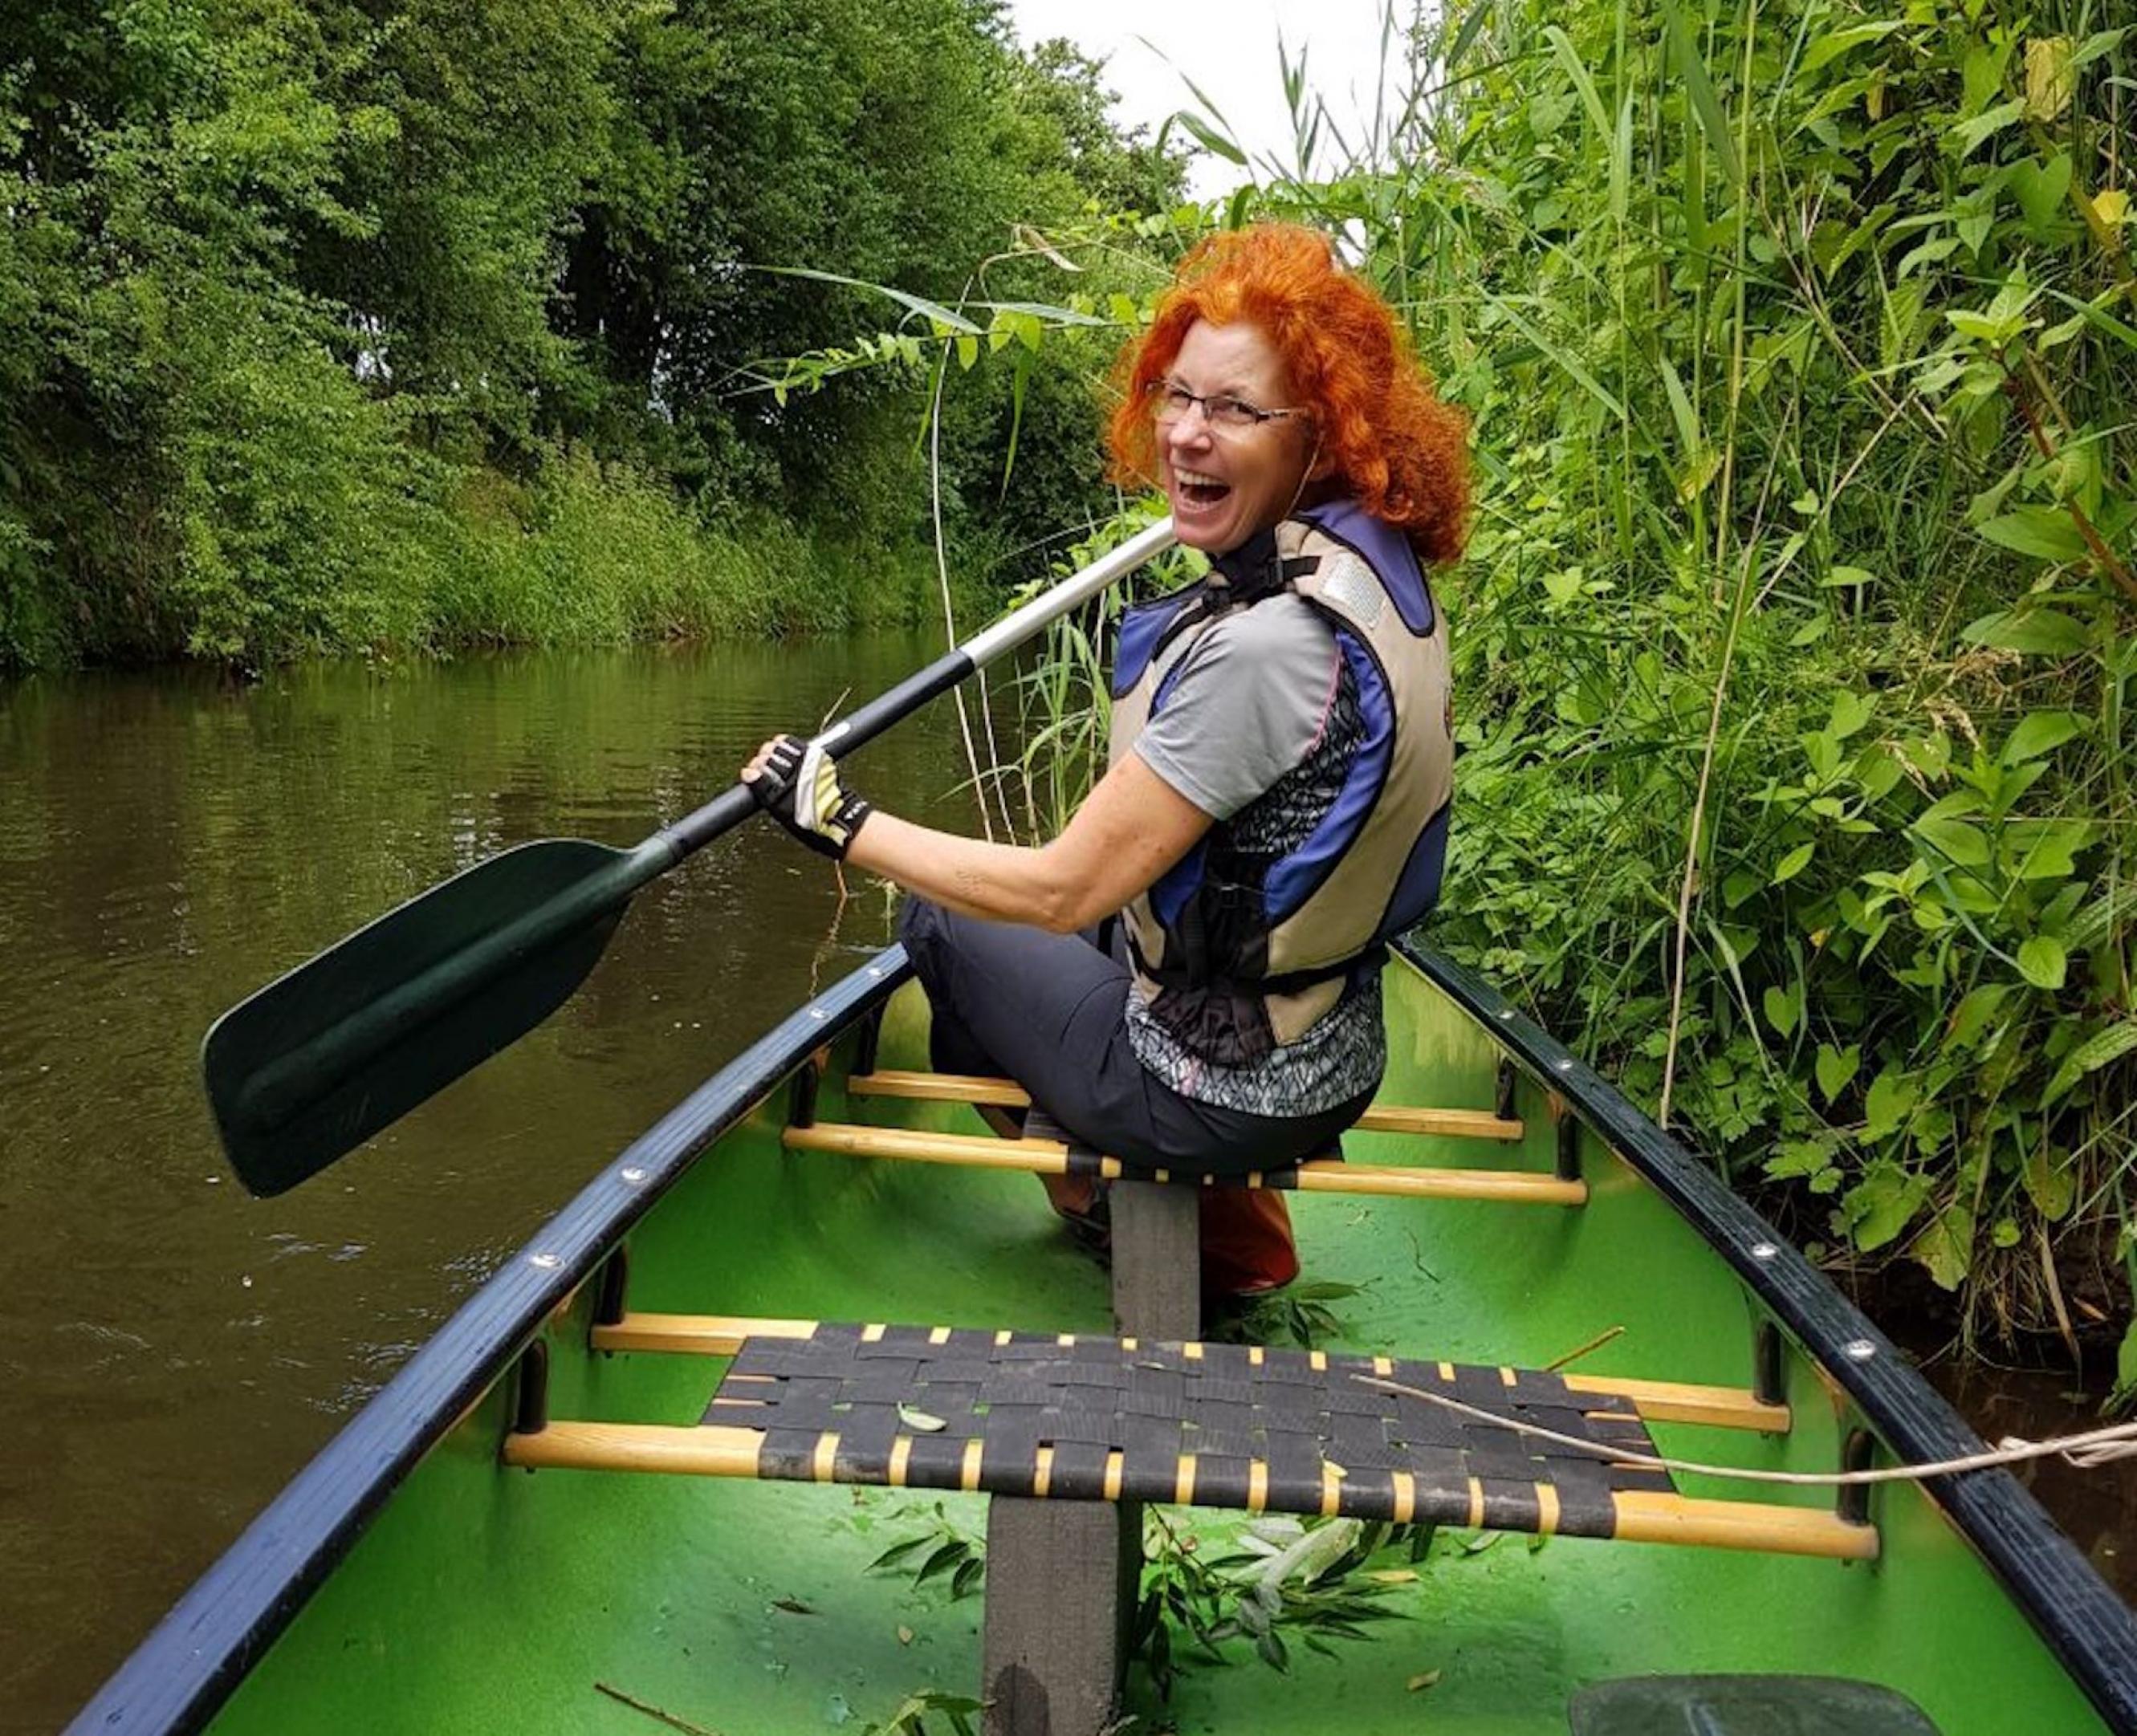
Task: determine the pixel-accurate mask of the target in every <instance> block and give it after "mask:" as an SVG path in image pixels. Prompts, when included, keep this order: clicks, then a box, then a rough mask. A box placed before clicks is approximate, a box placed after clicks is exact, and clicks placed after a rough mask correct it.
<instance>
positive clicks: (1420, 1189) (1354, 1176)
mask: <svg viewBox="0 0 2137 1736" xmlns="http://www.w3.org/2000/svg"><path fill="white" fill-rule="evenodd" d="M784 1137H785V1139H786V1145H787V1148H788V1149H789V1150H795V1151H830V1152H836V1153H838V1154H840V1155H842V1156H845V1157H872V1158H882V1159H887V1160H893V1161H897V1162H901V1163H921V1164H953V1165H961V1166H962V1167H965V1168H969V1169H1017V1170H1022V1171H1025V1172H1026V1173H1028V1174H1034V1175H1065V1174H1069V1173H1071V1170H1072V1169H1073V1168H1074V1167H1075V1166H1074V1165H1072V1164H1071V1162H1070V1159H1069V1147H1068V1146H1067V1145H1064V1144H1063V1143H1062V1142H1061V1141H1060V1140H1031V1139H1025V1140H1004V1139H995V1138H992V1137H991V1136H989V1135H986V1134H967V1133H928V1132H922V1131H916V1130H914V1129H911V1128H905V1127H859V1126H843V1125H839V1124H835V1123H830V1122H819V1123H817V1124H815V1126H808V1127H789V1128H788V1129H787V1130H786V1133H785V1135H784ZM1089 1167H1090V1169H1091V1173H1092V1174H1095V1175H1097V1176H1098V1177H1099V1178H1100V1179H1107V1180H1112V1179H1119V1178H1120V1177H1121V1176H1122V1175H1127V1174H1132V1173H1133V1172H1131V1171H1129V1170H1128V1169H1127V1168H1126V1166H1125V1165H1122V1163H1121V1161H1120V1160H1119V1159H1118V1158H1113V1157H1101V1158H1098V1159H1097V1160H1095V1163H1094V1164H1093V1165H1091V1166H1089ZM1147 1179H1152V1180H1160V1181H1174V1182H1192V1181H1198V1180H1200V1179H1201V1178H1200V1176H1198V1175H1195V1174H1188V1173H1184V1172H1183V1173H1179V1174H1175V1173H1173V1172H1171V1171H1166V1170H1160V1171H1158V1172H1157V1173H1156V1174H1155V1175H1153V1176H1151V1177H1149V1178H1147ZM1231 1185H1241V1184H1239V1183H1233V1184H1231ZM1244 1186H1247V1187H1249V1188H1259V1187H1282V1188H1293V1189H1297V1191H1298V1192H1300V1193H1302V1194H1380V1195H1384V1196H1387V1197H1390V1198H1395V1199H1481V1200H1497V1201H1501V1202H1504V1203H1508V1204H1525V1205H1584V1204H1586V1203H1587V1200H1588V1184H1586V1183H1585V1182H1583V1181H1567V1180H1564V1179H1560V1177H1558V1176H1555V1175H1544V1174H1536V1173H1533V1172H1531V1171H1527V1170H1518V1169H1418V1168H1411V1167H1409V1166H1408V1165H1391V1164H1350V1163H1336V1162H1322V1161H1316V1162H1312V1163H1305V1164H1301V1165H1298V1167H1297V1169H1293V1170H1283V1171H1271V1172H1269V1173H1268V1174H1267V1175H1263V1174H1260V1173H1256V1174H1251V1175H1249V1176H1247V1177H1246V1178H1245V1179H1244Z"/></svg>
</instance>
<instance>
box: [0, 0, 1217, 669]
mask: <svg viewBox="0 0 2137 1736" xmlns="http://www.w3.org/2000/svg"><path fill="white" fill-rule="evenodd" d="M0 48H4V52H0V208H4V209H5V211H6V212H7V217H8V221H7V224H6V226H4V228H0V671H5V670H7V669H10V668H14V669H21V668H25V667H38V666H44V665H50V664H60V663H65V662H68V661H72V660H77V659H134V658H145V657H160V656H168V655H172V654H180V653H190V654H195V655H200V656H207V657H212V658H219V659H231V660H233V661H239V662H257V661H260V660H264V659H274V658H280V657H286V656H291V655H298V654H306V653H310V652H321V651H324V652H333V651H348V650H356V649H363V650H392V649H400V648H410V647H413V648H420V647H424V646H432V645H443V644H460V643H467V642H486V641H498V640H507V639H540V640H548V641H554V640H558V639H614V638H618V637H621V636H625V635H640V634H654V633H669V632H677V631H699V630H708V629H737V628H749V629H767V628H770V629H776V628H781V627H784V626H786V625H810V626H840V625H851V624H854V623H856V622H858V621H862V620H870V619H877V618H882V617H884V616H907V615H911V614H913V612H914V611H915V610H917V609H918V608H919V607H921V606H922V605H925V604H927V602H928V601H930V600H931V599H932V596H933V594H934V589H935V584H936V562H935V558H934V556H933V554H932V552H931V547H930V545H931V542H932V530H933V526H932V511H931V498H930V497H931V486H930V484H931V473H930V465H929V464H928V463H927V455H925V454H924V453H923V452H922V450H919V449H918V447H917V445H916V444H915V441H914V440H913V434H914V431H915V430H916V428H917V427H918V424H919V422H920V420H921V414H922V409H923V407H924V406H925V405H926V402H927V395H926V385H927V382H926V380H925V378H924V377H922V376H918V375H916V374H914V373H913V372H911V371H909V370H908V371H906V372H895V373H885V374H882V375H879V376H878V377H875V378H874V379H873V380H871V381H870V382H865V383H864V384H862V385H860V386H859V387H856V389H854V390H851V391H842V392H840V393H839V394H836V395H835V396H821V397H815V398H810V399H807V400H806V401H802V400H788V399H786V396H785V395H784V394H783V393H782V394H779V395H777V396H775V395H774V394H773V393H772V392H771V391H769V390H768V389H767V388H766V387H765V384H764V382H763V381H762V377H761V376H760V373H759V372H758V370H757V367H756V366H755V364H756V363H757V362H758V361H759V359H760V358H762V357H777V356H785V355H787V354H790V353H795V352H797V351H801V350H805V349H806V348H809V347H810V346H811V345H813V344H815V343H820V341H821V339H822V336H823V334H824V333H825V331H827V330H843V329H845V328H846V327H847V326H849V325H850V324H852V323H855V322H857V321H859V320H860V319H870V320H873V319H877V318H879V313H878V307H879V304H875V303H874V301H873V299H872V298H870V297H869V296H868V295H866V294H864V293H863V292H860V291H859V290H857V289H852V288H850V287H845V286H843V285H842V284H840V283H838V282H835V281H831V280H826V279H824V278H820V277H816V278H801V277H795V276H791V275H788V276H782V275H775V274H774V273H772V272H771V271H769V270H762V269H758V268H762V267H767V266H775V265H786V264H791V263H796V262H800V263H806V264H807V265H810V266H811V267H813V268H818V269H819V270H822V271H825V272H828V273H833V274H839V275H842V276H844V277H847V278H853V279H862V280H869V281H874V282H880V283H884V284H894V285H897V286H898V288H900V289H903V290H905V291H908V292H909V293H914V294H922V295H928V296H941V295H954V294H957V293H958V290H959V285H960V284H961V281H962V278H961V274H962V273H963V271H964V270H965V269H966V267H965V265H964V264H963V262H965V261H967V260H976V259H980V258H983V257H987V256H989V255H996V254H999V253H1000V252H1001V251H1002V250H1004V249H1005V248H1011V249H1012V250H1015V249H1014V246H1013V243H1012V233H1013V226H1015V225H1017V224H1020V223H1021V224H1026V225H1037V226H1040V228H1041V229H1043V228H1044V226H1046V225H1048V224H1049V223H1051V222H1053V221H1055V220H1057V219H1060V218H1063V217H1065V216H1072V215H1074V214H1076V213H1078V212H1082V211H1083V210H1084V209H1085V208H1086V207H1088V206H1090V205H1092V204H1093V202H1103V204H1104V205H1105V206H1106V207H1107V208H1112V207H1116V206H1133V205H1137V204H1141V205H1143V206H1146V207H1163V206H1165V205H1167V204H1169V203H1170V202H1171V200H1172V198H1173V197H1175V196H1176V192H1177V187H1178V183H1179V178H1180V167H1179V163H1178V160H1177V156H1176V153H1167V152H1166V151H1163V150H1161V149H1157V148H1154V147H1151V145H1149V144H1147V143H1142V142H1140V141H1137V140H1134V139H1123V138H1122V137H1121V136H1119V135H1118V134H1117V133H1115V132H1114V131H1113V130H1112V129H1111V128H1110V127H1109V126H1108V125H1107V123H1106V121H1105V119H1104V99H1103V91H1102V90H1101V89H1100V88H1099V86H1098V82H1097V80H1098V69H1097V68H1096V67H1094V66H1092V65H1091V64H1090V63H1089V62H1088V61H1083V60H1082V59H1080V58H1078V56H1075V55H1074V54H1073V52H1071V51H1068V50H1067V49H1066V48H1065V47H1064V46H1062V45H1059V44H1055V45H1051V46H1046V47H1043V48H1041V49H1039V50H1038V51H1035V52H1034V53H1032V54H1030V55H1026V54H1025V53H1023V52H1022V51H1020V50H1019V49H1018V48H1017V46H1015V42H1014V41H1013V40H1012V39H1011V38H1010V36H1009V34H1008V32H1007V27H1006V25H1005V20H1004V17H1003V13H1002V9H1001V7H1000V6H999V5H998V4H997V3H995V0H916V3H915V4H914V5H912V6H906V7H899V8H898V9H897V10H896V12H894V13H893V12H884V10H883V9H881V8H879V7H873V6H869V5H867V4H865V3H863V0H806V3H801V0H683V3H679V4H676V5H674V6H669V7H639V6H633V5H626V4H625V3H623V0H565V3H564V4H563V5H562V7H543V8H540V9H538V10H537V11H529V10H528V9H527V8H525V7H514V6H512V5H509V4H504V3H501V0H475V3H473V4H463V5H450V6H449V5H442V4H437V3H434V0H405V3H402V0H397V3H391V4H358V3H357V0H126V3H123V4H117V5H113V6H110V7H100V8H90V9H83V8H79V7H56V8H52V7H48V8H45V9H43V10H41V11H39V10H37V9H34V8H32V9H22V8H17V9H15V10H14V11H12V12H11V13H10V15H9V18H8V22H7V25H6V27H5V28H4V35H0ZM1036 232H1037V231H1034V233H1036ZM1023 251H1024V252H1025V253H1027V254H1029V253H1030V251H1031V249H1030V246H1025V248H1024V249H1023ZM946 262H948V263H946ZM953 272H954V273H956V274H959V275H952V273H953ZM998 275H1000V276H1001V277H1002V278H1003V280H1004V281H1005V282H1006V283H1010V284H1011V286H1012V287H1014V283H1015V279H1016V275H1017V274H1016V270H1015V265H1014V264H1013V263H1012V264H1010V265H1005V266H1004V267H1003V268H1002V269H1001V270H1000V272H999V273H998ZM1017 354H1018V356H1019V357H1020V358H1021V362H1020V365H1018V366H1016V367H1010V365H1007V363H1006V362H1005V365H1003V366H1002V367H999V368H983V369H982V370H981V372H982V373H983V374H984V375H985V376H986V378H985V379H984V380H983V381H982V382H981V384H980V386H979V388H978V389H976V390H971V391H964V392H961V393H960V394H958V396H957V402H956V403H955V404H954V405H953V406H951V408H950V410H949V411H948V413H947V416H946V417H945V425H946V438H945V439H944V440H943V448H944V450H943V454H942V464H941V480H942V497H943V498H942V520H943V530H944V533H945V535H946V537H947V538H948V540H949V541H950V542H951V543H952V546H953V547H954V548H955V550H956V555H957V558H956V559H955V560H954V561H953V562H952V566H953V567H955V569H956V570H957V571H960V572H961V573H966V574H986V573H987V572H989V571H993V570H994V569H996V568H1004V567H1005V574H1004V575H998V577H999V576H1007V577H1010V578H1013V577H1015V576H1016V574H1017V571H1018V557H1020V555H1021V554H1022V552H1023V551H1024V549H1025V545H1026V544H1028V543H1030V542H1035V541H1037V540H1038V539H1039V538H1040V537H1042V536H1044V535H1045V534H1049V533H1050V532H1053V531H1054V530H1056V529H1058V528H1060V527H1061V526H1062V525H1064V524H1074V523H1079V522H1087V521H1088V517H1089V515H1090V513H1092V511H1093V509H1094V508H1096V509H1098V510H1101V511H1103V508H1104V503H1105V499H1106V497H1105V496H1104V494H1103V493H1102V492H1101V491H1100V489H1099V486H1098V474H1097V457H1096V453H1095V450H1094V449H1093V444H1092V442H1091V440H1090V437H1089V409H1088V387H1087V386H1086V384H1085V382H1084V380H1083V377H1082V376H1080V375H1078V376H1075V377H1073V378H1072V377H1055V376H1053V375H1044V374H1042V375H1041V376H1039V377H1036V378H1033V379H1030V380H1027V379H1026V375H1027V374H1029V373H1030V369H1029V367H1027V366H1024V365H1022V363H1028V362H1029V360H1030V357H1029V353H1028V352H1025V351H1022V350H1020V351H1019V352H1018V353H1017ZM1013 426H1014V427H1015V430H1016V435H1017V438H1018V442H1019V444H1020V446H1021V448H1022V450H1023V453H1024V455H1025V469H1026V470H1027V473H1028V474H1034V475H1039V476H1044V478H1045V479H1046V481H1045V483H1044V486H1043V487H1041V488H1039V489H1035V490H1033V491H1030V494H1028V495H1027V494H1025V493H1023V492H1022V491H1020V495H1019V496H1018V497H1017V498H1015V499H1013V500H1012V501H1011V503H1010V504H1009V506H1008V507H1006V508H1005V507H1003V506H1002V505H1001V504H1000V503H999V499H998V497H999V495H1000V471H1001V468H1002V460H1003V456H1004V453H1005V444H1006V439H1007V436H1008V435H1009V432H1010V429H1011V428H1012V427H1013ZM1072 430H1073V431H1072ZM1040 460H1043V462H1041V461H1040Z"/></svg>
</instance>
